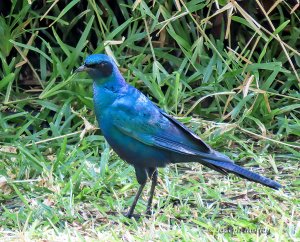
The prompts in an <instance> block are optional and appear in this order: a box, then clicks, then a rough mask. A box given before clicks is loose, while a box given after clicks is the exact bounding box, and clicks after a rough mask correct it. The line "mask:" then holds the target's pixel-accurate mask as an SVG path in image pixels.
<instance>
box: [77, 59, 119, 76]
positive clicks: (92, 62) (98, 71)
mask: <svg viewBox="0 0 300 242" xmlns="http://www.w3.org/2000/svg"><path fill="white" fill-rule="evenodd" d="M115 68H116V64H115V62H114V60H113V59H112V58H111V57H109V56H107V55H104V54H94V55H90V56H88V57H87V58H86V59H85V61H84V64H83V65H82V66H80V67H78V68H77V69H76V71H75V72H83V71H86V72H87V73H88V74H89V75H90V76H91V77H92V78H93V79H96V80H99V79H106V78H109V77H110V76H111V75H112V74H113V72H114V69H115Z"/></svg>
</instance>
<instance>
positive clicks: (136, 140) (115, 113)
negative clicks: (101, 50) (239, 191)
mask: <svg viewBox="0 0 300 242" xmlns="http://www.w3.org/2000/svg"><path fill="white" fill-rule="evenodd" d="M76 71H77V72H82V71H86V72H88V74H89V75H90V76H91V78H92V79H93V91H94V106H95V113H96V117H97V121H98V123H99V126H100V129H101V130H102V133H103V135H104V137H105V139H106V140H107V142H108V143H109V144H110V146H111V147H112V148H113V150H114V151H115V152H116V153H117V154H118V155H119V156H120V157H121V158H122V159H123V160H125V161H127V162H128V163H129V164H131V165H133V166H134V168H135V172H136V178H137V181H138V182H139V184H140V187H139V189H138V191H137V194H136V196H135V199H134V201H133V204H132V206H131V207H130V209H129V210H128V212H127V213H126V216H127V217H132V216H133V212H134V208H135V206H136V203H137V201H138V199H139V197H140V194H141V192H142V190H143V188H144V186H145V184H146V182H147V179H148V178H150V179H151V180H152V184H151V190H150V197H149V200H148V205H147V210H146V213H147V214H151V204H152V199H153V194H154V189H155V186H156V184H157V175H158V174H157V167H165V166H166V165H168V164H170V163H182V162H199V163H201V164H202V165H205V166H207V167H209V168H211V169H213V170H216V171H218V172H220V173H222V174H225V175H226V174H228V173H234V174H236V175H238V176H240V177H242V178H246V179H247V180H250V181H254V182H257V183H260V184H262V185H264V186H268V187H271V188H274V189H279V188H280V187H281V185H280V184H279V183H277V182H275V181H273V180H271V179H269V178H266V177H263V176H261V175H258V174H256V173H254V172H251V171H249V170H246V169H244V168H242V167H240V166H238V165H236V164H234V163H233V161H232V160H230V159H229V158H228V157H227V156H225V155H224V154H221V153H219V152H218V151H215V150H213V149H212V148H211V147H210V146H209V145H207V144H206V143H204V141H202V140H201V139H200V138H199V137H198V136H197V135H196V134H194V133H193V132H192V131H191V130H190V129H188V128H187V127H185V126H184V125H183V124H181V123H180V122H178V121H177V120H176V119H174V118H173V117H171V116H169V115H168V114H166V113H165V112H164V111H162V110H161V109H160V108H158V107H157V106H156V105H154V104H153V103H152V102H151V101H150V100H149V99H148V98H147V97H146V96H145V95H144V94H142V93H141V92H140V91H139V90H137V89H136V88H134V87H133V86H131V85H129V84H127V83H126V82H125V80H124V78H123V76H122V75H121V73H120V72H119V70H118V68H117V66H116V64H115V62H114V60H113V59H112V58H111V57H109V56H107V55H104V54H94V55H90V56H88V57H87V58H86V60H85V62H84V65H82V66H80V67H79V68H78V69H77V70H76Z"/></svg>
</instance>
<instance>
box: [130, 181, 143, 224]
mask: <svg viewBox="0 0 300 242" xmlns="http://www.w3.org/2000/svg"><path fill="white" fill-rule="evenodd" d="M145 185H146V183H144V184H141V185H140V187H139V190H138V191H137V193H136V195H135V197H134V200H133V203H132V205H131V207H130V208H129V210H128V212H127V213H126V214H125V216H126V217H127V218H131V217H132V216H133V212H134V209H135V206H136V203H137V201H138V200H139V198H140V195H141V193H142V191H143V189H144V187H145Z"/></svg>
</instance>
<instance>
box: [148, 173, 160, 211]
mask: <svg viewBox="0 0 300 242" xmlns="http://www.w3.org/2000/svg"><path fill="white" fill-rule="evenodd" d="M150 176H151V180H152V183H151V189H150V197H149V199H148V204H147V210H146V214H147V215H151V214H152V209H151V207H152V200H153V196H154V190H155V187H156V184H157V176H158V174H157V169H155V170H154V171H153V172H152V175H151V174H150Z"/></svg>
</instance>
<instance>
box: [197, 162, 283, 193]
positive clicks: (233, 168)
mask: <svg viewBox="0 0 300 242" xmlns="http://www.w3.org/2000/svg"><path fill="white" fill-rule="evenodd" d="M202 161H204V163H203V162H202V163H203V164H204V165H208V164H209V165H208V166H209V167H212V166H214V167H216V168H217V169H215V170H219V169H221V170H225V171H226V172H229V173H234V174H236V175H237V176H239V177H242V178H246V179H247V180H250V181H253V182H257V183H260V184H262V185H264V186H267V187H271V188H273V189H276V190H278V189H279V188H281V185H280V184H279V183H278V182H275V181H273V180H271V179H269V178H266V177H264V176H261V175H259V174H256V173H254V172H252V171H249V170H247V169H245V168H243V167H240V166H238V165H236V164H234V163H232V162H231V161H230V162H225V161H217V160H212V159H202Z"/></svg>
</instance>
